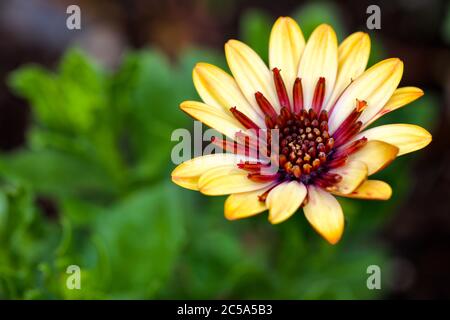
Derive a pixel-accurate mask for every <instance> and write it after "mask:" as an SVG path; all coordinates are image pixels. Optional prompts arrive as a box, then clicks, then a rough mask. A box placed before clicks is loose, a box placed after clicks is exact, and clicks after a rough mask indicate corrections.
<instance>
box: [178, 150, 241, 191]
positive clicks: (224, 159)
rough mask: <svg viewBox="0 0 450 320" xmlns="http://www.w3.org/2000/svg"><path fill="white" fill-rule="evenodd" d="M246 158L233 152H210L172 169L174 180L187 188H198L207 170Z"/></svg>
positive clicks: (235, 163)
mask: <svg viewBox="0 0 450 320" xmlns="http://www.w3.org/2000/svg"><path fill="white" fill-rule="evenodd" d="M243 160H248V159H244V156H238V155H235V154H231V153H218V154H210V155H205V156H201V157H197V158H193V159H190V160H188V161H185V162H183V163H181V164H179V165H178V166H177V167H176V168H175V169H174V170H173V171H172V174H171V176H172V181H173V182H174V183H175V184H177V185H179V186H181V187H183V188H186V189H191V190H198V179H199V178H200V176H201V175H202V174H203V173H205V172H206V171H208V170H210V169H212V168H216V167H219V166H223V165H237V164H238V163H239V162H240V161H243Z"/></svg>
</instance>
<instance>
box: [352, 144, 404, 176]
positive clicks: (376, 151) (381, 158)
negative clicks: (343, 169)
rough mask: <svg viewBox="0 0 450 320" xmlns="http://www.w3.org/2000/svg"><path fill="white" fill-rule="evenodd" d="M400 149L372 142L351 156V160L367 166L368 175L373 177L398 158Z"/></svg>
mask: <svg viewBox="0 0 450 320" xmlns="http://www.w3.org/2000/svg"><path fill="white" fill-rule="evenodd" d="M398 150H399V149H398V148H397V147H396V146H394V145H392V144H389V143H386V142H383V141H378V140H370V141H368V142H367V144H366V145H365V146H364V147H363V148H362V149H360V150H358V151H356V152H355V153H353V154H351V155H350V157H349V160H358V161H362V162H364V163H365V164H366V165H367V169H368V174H369V175H372V174H374V173H376V172H378V171H380V170H383V169H384V168H386V167H387V166H388V165H389V164H390V163H391V162H392V161H394V159H395V158H396V157H397V154H398Z"/></svg>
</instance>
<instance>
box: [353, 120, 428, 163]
mask: <svg viewBox="0 0 450 320" xmlns="http://www.w3.org/2000/svg"><path fill="white" fill-rule="evenodd" d="M362 137H366V138H367V139H369V140H379V141H383V142H386V143H389V144H391V145H393V146H396V147H397V148H398V149H399V151H398V154H397V156H401V155H404V154H406V153H410V152H413V151H416V150H419V149H422V148H424V147H426V146H427V145H428V144H429V143H430V142H431V140H432V136H431V134H430V133H429V132H428V131H427V130H425V129H424V128H422V127H419V126H416V125H413V124H404V123H397V124H387V125H384V126H379V127H375V128H371V129H368V130H364V131H362V132H361V133H359V134H358V135H357V136H356V137H355V138H353V140H356V139H359V138H362Z"/></svg>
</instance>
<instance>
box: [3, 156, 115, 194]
mask: <svg viewBox="0 0 450 320" xmlns="http://www.w3.org/2000/svg"><path fill="white" fill-rule="evenodd" d="M0 174H2V175H3V176H6V177H9V178H10V179H13V180H17V179H19V180H20V181H23V182H26V183H27V184H29V185H31V186H32V187H33V188H34V190H36V191H37V192H40V193H43V194H46V195H54V196H61V197H64V196H67V195H78V196H80V195H84V196H89V197H90V198H97V199H98V197H104V196H108V195H111V194H113V193H114V192H115V191H116V190H115V188H114V184H113V183H112V182H111V181H110V179H109V178H108V176H107V175H106V174H105V172H102V171H101V170H99V168H98V167H96V166H93V165H92V164H91V163H89V162H87V161H82V160H81V159H77V158H74V157H72V156H70V155H68V154H65V153H61V152H57V151H50V150H41V151H19V152H16V153H12V154H9V155H3V156H1V157H0Z"/></svg>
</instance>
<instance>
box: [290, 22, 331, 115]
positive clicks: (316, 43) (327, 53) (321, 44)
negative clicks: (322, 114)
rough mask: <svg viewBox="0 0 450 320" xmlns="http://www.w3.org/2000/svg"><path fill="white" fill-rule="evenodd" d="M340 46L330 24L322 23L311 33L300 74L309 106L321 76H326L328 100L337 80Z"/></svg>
mask: <svg viewBox="0 0 450 320" xmlns="http://www.w3.org/2000/svg"><path fill="white" fill-rule="evenodd" d="M337 68H338V46H337V38H336V33H335V32H334V30H333V28H331V27H330V26H329V25H326V24H321V25H320V26H318V27H317V28H316V29H315V30H314V31H313V33H312V34H311V36H310V38H309V39H308V42H307V43H306V47H305V50H304V51H303V55H302V57H301V59H300V66H299V70H298V76H299V77H300V78H301V79H302V86H303V99H304V103H305V106H306V107H307V108H309V107H310V106H311V102H312V99H313V95H314V89H315V87H316V84H317V81H318V80H319V78H320V77H324V78H325V98H324V105H326V103H327V102H328V99H329V97H330V95H331V92H332V90H333V87H334V83H335V81H336V73H337Z"/></svg>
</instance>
